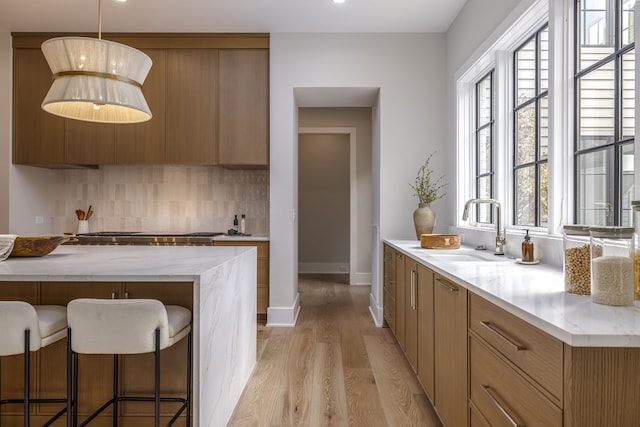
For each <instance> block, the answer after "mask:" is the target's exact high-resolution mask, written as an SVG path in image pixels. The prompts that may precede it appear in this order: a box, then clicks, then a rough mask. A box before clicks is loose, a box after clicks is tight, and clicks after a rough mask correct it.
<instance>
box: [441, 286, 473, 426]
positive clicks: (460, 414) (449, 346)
mask: <svg viewBox="0 0 640 427" xmlns="http://www.w3.org/2000/svg"><path fill="white" fill-rule="evenodd" d="M434 282H435V283H434V307H435V334H434V348H435V407H436V410H437V411H438V414H439V415H440V418H441V419H442V422H443V423H444V425H446V426H466V425H467V418H468V407H467V396H468V392H467V388H468V385H467V371H468V368H467V290H466V289H464V288H462V287H460V286H458V285H456V284H454V283H451V282H449V281H448V280H446V279H444V278H443V277H441V276H438V275H435V277H434Z"/></svg>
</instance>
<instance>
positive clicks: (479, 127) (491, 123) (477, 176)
mask: <svg viewBox="0 0 640 427" xmlns="http://www.w3.org/2000/svg"><path fill="white" fill-rule="evenodd" d="M494 75H495V69H491V71H489V72H487V73H486V74H484V75H483V76H482V77H481V78H480V79H478V80H477V81H476V83H475V133H474V146H475V170H474V182H475V185H474V189H475V197H476V198H478V197H480V181H481V180H482V179H485V178H489V193H490V194H489V197H490V198H493V196H494V193H495V189H494V179H493V178H494V176H495V171H494V158H493V156H494V148H495V143H494V142H495V138H494V137H495V87H494V81H495V80H494ZM487 78H489V84H490V88H491V90H490V101H489V111H490V113H489V115H490V117H489V120H488V121H487V122H486V123H480V84H481V83H482V82H484V81H485V80H486V79H487ZM486 129H489V138H490V145H489V170H488V171H487V172H483V173H480V157H479V156H478V153H479V152H480V141H479V136H480V133H481V132H482V131H484V130H486ZM483 206H487V205H483ZM480 209H481V205H480V204H476V222H477V223H480V224H492V223H493V209H489V220H488V222H485V221H480V218H481V215H480Z"/></svg>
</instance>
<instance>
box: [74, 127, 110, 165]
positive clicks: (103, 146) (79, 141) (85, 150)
mask: <svg viewBox="0 0 640 427" xmlns="http://www.w3.org/2000/svg"><path fill="white" fill-rule="evenodd" d="M115 138H116V128H115V125H114V124H112V123H91V122H83V121H80V120H73V119H65V129H64V147H65V151H64V152H65V155H64V161H65V163H69V164H74V165H99V164H112V163H115V161H116V149H115V146H116V139H115Z"/></svg>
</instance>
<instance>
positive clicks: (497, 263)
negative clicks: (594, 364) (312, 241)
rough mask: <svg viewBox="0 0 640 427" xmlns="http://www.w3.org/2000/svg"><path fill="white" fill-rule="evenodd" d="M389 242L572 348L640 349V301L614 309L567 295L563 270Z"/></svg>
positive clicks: (415, 243) (467, 251)
mask: <svg viewBox="0 0 640 427" xmlns="http://www.w3.org/2000/svg"><path fill="white" fill-rule="evenodd" d="M384 242H385V243H387V244H389V245H390V246H392V247H393V248H395V249H397V250H399V251H400V252H402V253H404V254H405V255H408V256H410V257H412V258H414V259H416V260H417V261H420V262H421V263H422V264H424V265H425V266H427V267H429V268H430V269H432V270H433V271H435V272H436V273H439V274H441V275H442V276H444V277H447V278H448V279H451V280H453V281H454V282H456V283H458V284H460V285H461V286H464V287H465V288H467V289H468V290H469V291H471V292H474V293H476V294H478V295H480V296H482V297H484V298H486V299H487V300H489V301H491V302H492V303H494V304H496V305H498V306H499V307H502V308H503V309H505V310H507V311H508V312H510V313H512V314H514V315H516V316H518V317H519V318H521V319H523V320H525V321H527V322H528V323H530V324H532V325H534V326H536V327H538V328H540V329H542V330H543V331H545V332H547V333H549V334H550V335H552V336H554V337H556V338H558V339H560V340H562V341H564V342H565V343H567V344H569V345H571V346H574V347H640V302H638V301H636V302H635V305H633V306H629V307H613V306H608V305H601V304H596V303H593V302H591V298H590V297H589V296H579V295H573V294H570V293H567V292H565V291H564V279H563V275H562V269H560V268H557V267H553V266H547V265H544V264H538V265H520V264H517V263H516V262H515V260H514V259H509V258H506V257H500V256H496V255H493V252H492V251H476V250H473V249H472V248H470V247H461V248H460V249H457V250H432V249H423V248H421V247H420V242H419V241H417V240H387V239H385V240H384Z"/></svg>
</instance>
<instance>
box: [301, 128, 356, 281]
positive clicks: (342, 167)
mask: <svg viewBox="0 0 640 427" xmlns="http://www.w3.org/2000/svg"><path fill="white" fill-rule="evenodd" d="M298 143H299V147H298V217H299V220H298V221H299V222H298V265H299V271H300V272H309V273H339V272H346V271H348V270H346V267H348V264H349V228H350V227H349V202H350V196H349V188H350V179H349V163H350V161H349V135H348V134H326V135H325V134H323V135H318V134H301V135H299V137H298Z"/></svg>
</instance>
